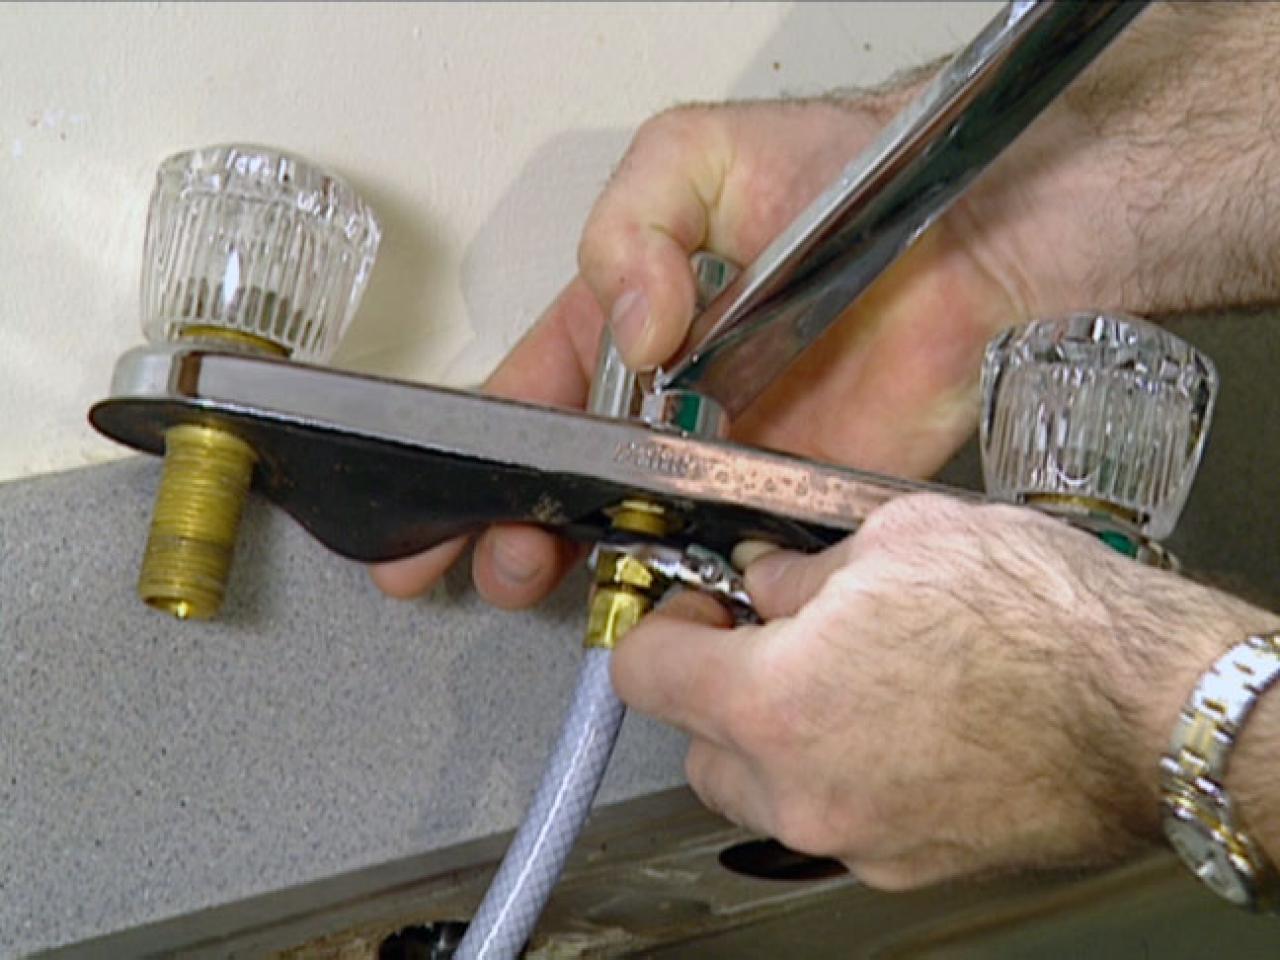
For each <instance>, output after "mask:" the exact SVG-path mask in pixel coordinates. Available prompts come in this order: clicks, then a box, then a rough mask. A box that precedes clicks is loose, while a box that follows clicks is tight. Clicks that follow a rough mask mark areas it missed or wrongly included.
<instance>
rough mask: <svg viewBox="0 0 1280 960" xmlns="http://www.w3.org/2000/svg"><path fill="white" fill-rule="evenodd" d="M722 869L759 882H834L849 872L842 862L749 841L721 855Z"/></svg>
mask: <svg viewBox="0 0 1280 960" xmlns="http://www.w3.org/2000/svg"><path fill="white" fill-rule="evenodd" d="M720 866H722V867H724V868H725V869H726V870H731V871H733V872H734V873H737V874H741V875H742V876H744V877H755V878H756V879H757V880H831V879H832V878H834V877H842V876H844V875H845V874H847V873H848V872H849V871H848V869H847V868H846V867H845V865H844V864H843V863H841V862H840V861H839V860H832V859H831V858H830V857H810V856H806V855H805V854H803V853H796V852H795V851H794V850H788V849H787V848H786V847H784V846H783V845H782V844H780V843H779V842H778V841H777V840H748V841H746V842H745V843H736V844H734V845H733V846H732V847H726V848H725V849H723V850H721V851H720Z"/></svg>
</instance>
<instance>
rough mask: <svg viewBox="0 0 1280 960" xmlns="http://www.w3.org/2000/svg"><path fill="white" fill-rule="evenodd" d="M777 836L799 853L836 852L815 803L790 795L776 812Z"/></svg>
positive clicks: (825, 853) (820, 853)
mask: <svg viewBox="0 0 1280 960" xmlns="http://www.w3.org/2000/svg"><path fill="white" fill-rule="evenodd" d="M773 826H774V837H775V839H777V841H778V842H779V843H781V844H782V845H783V846H784V847H787V848H788V849H790V850H794V851H796V852H797V853H804V854H808V855H809V856H811V857H827V856H831V855H833V854H834V853H835V852H836V844H835V842H834V837H833V836H832V834H831V832H830V831H829V830H827V829H826V828H825V827H824V826H823V823H822V821H821V818H820V817H819V816H818V812H817V811H816V810H814V809H813V807H812V805H811V804H809V803H806V802H805V801H803V800H800V799H797V798H787V799H784V800H783V801H782V802H781V803H779V804H778V805H777V806H776V807H775V809H774V811H773Z"/></svg>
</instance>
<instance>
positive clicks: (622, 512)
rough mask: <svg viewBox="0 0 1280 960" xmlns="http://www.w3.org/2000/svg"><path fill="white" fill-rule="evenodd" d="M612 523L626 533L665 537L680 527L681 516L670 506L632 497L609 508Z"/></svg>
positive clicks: (614, 527) (616, 528)
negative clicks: (673, 511)
mask: <svg viewBox="0 0 1280 960" xmlns="http://www.w3.org/2000/svg"><path fill="white" fill-rule="evenodd" d="M606 513H607V514H608V516H609V520H610V523H611V525H612V527H613V529H615V530H622V531H624V532H626V533H639V534H644V535H646V536H650V537H665V536H666V535H667V534H669V533H671V532H673V531H674V530H677V529H679V527H680V521H679V518H678V517H677V516H676V515H675V514H674V513H672V511H671V509H670V508H669V507H666V506H664V505H663V504H661V503H655V502H654V501H652V500H641V499H639V498H632V499H629V500H623V501H622V502H621V503H620V504H618V505H617V506H616V507H612V508H611V509H609V510H607V511H606Z"/></svg>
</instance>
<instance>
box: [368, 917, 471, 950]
mask: <svg viewBox="0 0 1280 960" xmlns="http://www.w3.org/2000/svg"><path fill="white" fill-rule="evenodd" d="M466 932H467V925H466V924H465V923H464V922H463V921H461V920H441V921H439V922H438V923H428V924H424V925H420V926H416V927H405V928H404V929H403V930H400V931H398V932H397V933H393V934H391V936H389V937H387V939H385V940H383V941H382V943H381V944H380V945H379V947H378V960H450V958H452V957H453V954H454V951H456V950H457V949H458V944H460V943H462V935H463V934H464V933H466Z"/></svg>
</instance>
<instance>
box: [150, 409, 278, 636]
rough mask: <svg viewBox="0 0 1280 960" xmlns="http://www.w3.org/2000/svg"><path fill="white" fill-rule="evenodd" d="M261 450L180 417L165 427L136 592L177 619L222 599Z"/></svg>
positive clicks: (206, 613) (197, 614) (208, 612)
mask: <svg viewBox="0 0 1280 960" xmlns="http://www.w3.org/2000/svg"><path fill="white" fill-rule="evenodd" d="M255 459H256V457H255V455H254V452H253V448H252V447H250V446H249V445H248V444H247V443H245V442H244V441H243V440H241V439H239V438H238V437H235V436H233V435H232V434H230V433H227V432H226V431H225V430H218V429H214V428H212V427H205V426H199V425H195V424H183V425H181V426H176V427H170V428H169V430H167V431H166V432H165V458H164V473H163V474H162V476H161V479H160V489H159V492H158V493H157V495H156V505H155V511H154V513H153V514H152V519H151V532H150V535H149V537H148V538H147V550H146V554H145V556H144V557H143V561H142V572H141V574H140V576H139V578H138V595H139V596H140V597H141V598H142V600H143V601H144V602H145V603H146V604H147V605H148V606H151V607H155V608H156V609H158V610H164V611H166V612H168V613H171V614H173V615H174V616H175V617H177V618H178V619H180V620H186V619H188V618H191V619H207V618H209V617H212V616H213V615H214V614H215V613H217V611H218V607H219V606H221V604H222V595H223V591H224V590H225V588H226V582H227V576H228V572H229V570H230V568H231V556H232V553H233V552H234V550H235V541H236V530H237V529H238V527H239V525H240V514H241V511H242V510H243V508H244V501H245V499H246V497H247V495H248V492H249V483H250V481H251V480H252V477H253V465H254V461H255Z"/></svg>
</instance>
